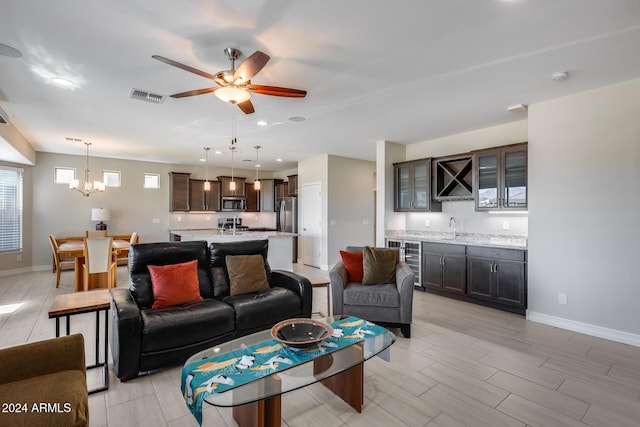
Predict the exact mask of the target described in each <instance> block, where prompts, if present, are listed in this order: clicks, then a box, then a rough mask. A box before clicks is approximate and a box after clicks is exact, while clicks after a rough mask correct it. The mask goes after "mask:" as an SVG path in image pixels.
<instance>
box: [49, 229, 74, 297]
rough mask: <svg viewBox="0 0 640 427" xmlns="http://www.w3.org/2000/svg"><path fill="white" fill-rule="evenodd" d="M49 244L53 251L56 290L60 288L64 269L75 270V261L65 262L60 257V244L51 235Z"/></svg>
mask: <svg viewBox="0 0 640 427" xmlns="http://www.w3.org/2000/svg"><path fill="white" fill-rule="evenodd" d="M49 244H50V245H51V250H52V251H53V265H54V267H53V268H54V270H55V273H56V288H57V287H58V286H60V272H61V271H62V269H63V268H66V267H70V268H74V261H73V260H72V259H71V260H63V259H61V258H60V255H58V242H57V241H56V238H55V237H53V236H52V235H51V234H49Z"/></svg>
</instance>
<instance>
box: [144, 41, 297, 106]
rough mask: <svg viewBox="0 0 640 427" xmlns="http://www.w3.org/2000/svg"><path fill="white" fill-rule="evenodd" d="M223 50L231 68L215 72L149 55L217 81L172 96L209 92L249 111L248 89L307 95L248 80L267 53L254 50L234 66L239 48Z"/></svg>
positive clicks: (260, 68)
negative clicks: (211, 85)
mask: <svg viewBox="0 0 640 427" xmlns="http://www.w3.org/2000/svg"><path fill="white" fill-rule="evenodd" d="M224 53H225V54H226V55H227V58H228V59H229V61H231V69H230V70H224V71H220V72H218V73H216V74H215V75H214V74H209V73H207V72H204V71H201V70H198V69H196V68H193V67H190V66H188V65H185V64H181V63H180V62H176V61H173V60H171V59H168V58H165V57H163V56H160V55H153V56H152V58H153V59H157V60H158V61H161V62H164V63H165V64H169V65H173V66H174V67H178V68H180V69H182V70H185V71H189V72H190V73H194V74H197V75H199V76H202V77H204V78H207V79H211V80H213V81H214V82H216V83H217V84H218V87H216V86H214V87H208V88H204V89H196V90H190V91H187V92H181V93H176V94H173V95H171V97H172V98H184V97H187V96H194V95H202V94H205V93H211V92H213V93H214V95H216V96H217V97H218V98H220V99H221V100H223V101H225V102H228V103H231V104H237V105H238V107H240V109H241V110H242V111H243V112H244V113H245V114H251V113H253V112H254V111H255V109H254V108H253V104H252V103H251V94H252V93H259V94H262V95H271V96H284V97H289V98H304V97H305V96H306V95H307V91H306V90H299V89H290V88H286V87H278V86H265V85H254V84H252V83H251V79H252V78H253V76H255V75H256V74H258V73H259V72H260V70H262V68H264V66H265V65H266V64H267V62H268V61H269V59H270V58H269V55H267V54H266V53H263V52H260V51H259V50H258V51H256V52H254V53H253V54H252V55H251V56H249V57H248V58H247V59H246V60H244V62H242V64H240V66H238V69H237V70H236V68H235V63H236V60H237V59H238V58H239V57H240V55H241V54H242V52H240V51H239V50H238V49H234V48H232V47H228V48H226V49H225V50H224Z"/></svg>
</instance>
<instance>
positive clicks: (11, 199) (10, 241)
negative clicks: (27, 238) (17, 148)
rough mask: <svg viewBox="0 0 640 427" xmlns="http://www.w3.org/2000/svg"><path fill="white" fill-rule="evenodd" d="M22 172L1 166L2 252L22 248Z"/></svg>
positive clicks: (0, 239) (0, 218)
mask: <svg viewBox="0 0 640 427" xmlns="http://www.w3.org/2000/svg"><path fill="white" fill-rule="evenodd" d="M22 173H23V170H22V169H16V168H11V167H8V166H0V252H15V251H21V250H22Z"/></svg>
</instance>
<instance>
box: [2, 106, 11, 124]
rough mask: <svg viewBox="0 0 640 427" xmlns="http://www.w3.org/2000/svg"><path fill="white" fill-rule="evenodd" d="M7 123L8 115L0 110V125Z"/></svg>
mask: <svg viewBox="0 0 640 427" xmlns="http://www.w3.org/2000/svg"><path fill="white" fill-rule="evenodd" d="M8 123H9V115H8V114H7V113H6V112H5V111H4V110H3V109H2V108H0V124H3V125H6V124H8Z"/></svg>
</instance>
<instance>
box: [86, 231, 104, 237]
mask: <svg viewBox="0 0 640 427" xmlns="http://www.w3.org/2000/svg"><path fill="white" fill-rule="evenodd" d="M85 237H107V230H96V231H93V230H86V231H85Z"/></svg>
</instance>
